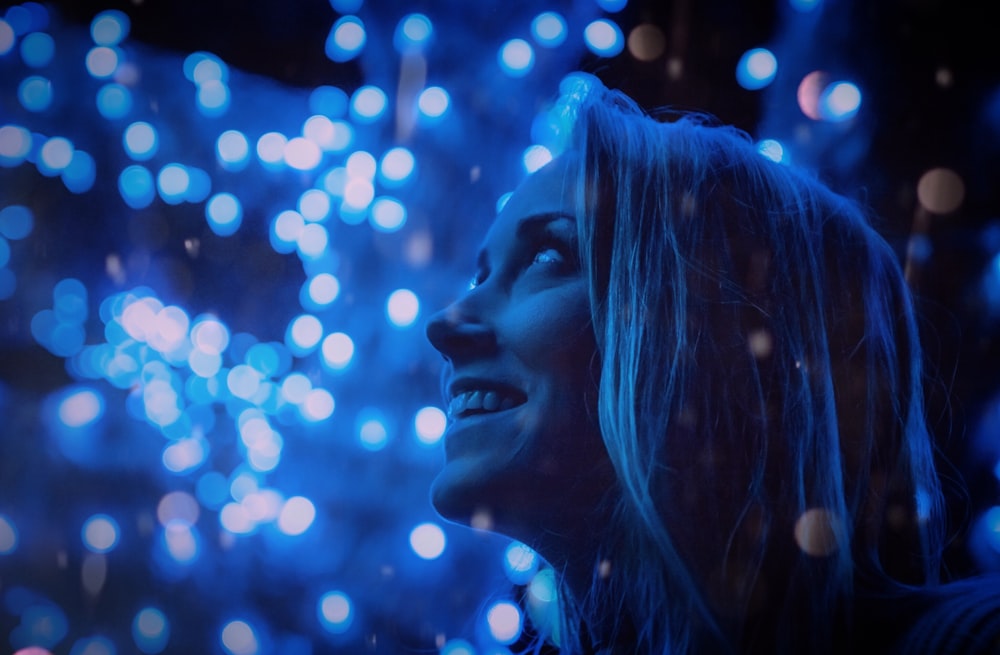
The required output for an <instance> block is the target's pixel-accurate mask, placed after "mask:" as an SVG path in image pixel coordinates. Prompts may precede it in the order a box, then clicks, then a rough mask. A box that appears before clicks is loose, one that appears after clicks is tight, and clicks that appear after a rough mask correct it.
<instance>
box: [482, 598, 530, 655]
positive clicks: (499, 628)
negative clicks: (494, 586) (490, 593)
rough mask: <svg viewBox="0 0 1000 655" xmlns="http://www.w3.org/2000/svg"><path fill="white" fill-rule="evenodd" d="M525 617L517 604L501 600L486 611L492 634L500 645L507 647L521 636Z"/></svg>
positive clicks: (487, 623)
mask: <svg viewBox="0 0 1000 655" xmlns="http://www.w3.org/2000/svg"><path fill="white" fill-rule="evenodd" d="M523 623H524V617H523V615H522V614H521V609H520V608H519V607H518V606H517V603H515V602H513V601H509V600H501V601H497V602H496V603H493V605H491V606H490V607H489V608H488V609H487V610H486V625H487V628H488V629H489V631H490V634H491V635H492V636H493V638H494V639H496V640H497V641H498V642H499V643H501V644H504V645H507V644H512V643H514V642H515V641H517V638H518V637H520V636H521V630H522V627H523Z"/></svg>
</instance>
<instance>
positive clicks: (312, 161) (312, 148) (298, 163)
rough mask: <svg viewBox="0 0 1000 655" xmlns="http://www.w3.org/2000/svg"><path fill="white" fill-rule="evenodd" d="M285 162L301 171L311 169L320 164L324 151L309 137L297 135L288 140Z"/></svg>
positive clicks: (284, 153)
mask: <svg viewBox="0 0 1000 655" xmlns="http://www.w3.org/2000/svg"><path fill="white" fill-rule="evenodd" d="M283 155H284V159H285V163H286V164H288V165H289V166H291V167H292V168H294V169H296V170H299V171H310V170H312V169H314V168H316V167H317V166H319V163H320V161H321V160H322V159H323V152H322V151H321V150H320V149H319V146H318V145H316V144H315V143H313V142H312V141H310V140H309V139H307V138H305V137H301V136H297V137H295V138H294V139H291V140H289V141H288V143H286V144H285V148H284V152H283Z"/></svg>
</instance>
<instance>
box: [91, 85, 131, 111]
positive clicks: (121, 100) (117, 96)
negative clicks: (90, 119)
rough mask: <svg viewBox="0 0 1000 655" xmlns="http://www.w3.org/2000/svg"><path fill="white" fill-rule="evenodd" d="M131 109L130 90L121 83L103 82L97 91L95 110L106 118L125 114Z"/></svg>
mask: <svg viewBox="0 0 1000 655" xmlns="http://www.w3.org/2000/svg"><path fill="white" fill-rule="evenodd" d="M131 110H132V92H131V91H129V90H128V88H127V87H125V86H122V85H121V84H114V83H113V84H105V85H104V86H102V87H101V88H100V90H99V91H98V92H97V111H98V112H100V114H101V116H104V117H105V118H107V119H108V120H115V119H118V118H122V117H124V116H126V115H127V114H128V113H129V112H130V111H131Z"/></svg>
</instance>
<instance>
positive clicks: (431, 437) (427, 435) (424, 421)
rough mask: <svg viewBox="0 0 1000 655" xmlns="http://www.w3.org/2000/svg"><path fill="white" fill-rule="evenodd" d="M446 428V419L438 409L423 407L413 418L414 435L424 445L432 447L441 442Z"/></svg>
mask: <svg viewBox="0 0 1000 655" xmlns="http://www.w3.org/2000/svg"><path fill="white" fill-rule="evenodd" d="M447 427H448V417H447V416H446V415H445V413H444V412H443V411H441V409H440V408H438V407H423V408H421V409H420V410H419V411H418V412H417V414H416V416H414V417H413V431H414V434H415V435H416V437H417V440H418V441H419V442H420V443H422V444H424V445H428V446H433V445H434V444H436V443H438V442H439V441H441V437H443V436H444V431H445V428H447Z"/></svg>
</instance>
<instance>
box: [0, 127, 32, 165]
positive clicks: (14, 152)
mask: <svg viewBox="0 0 1000 655" xmlns="http://www.w3.org/2000/svg"><path fill="white" fill-rule="evenodd" d="M31 141H32V139H31V132H29V131H28V130H26V129H25V128H23V127H21V126H19V125H4V126H3V127H0V165H6V164H7V163H9V164H11V165H17V164H19V163H21V161H23V160H24V158H25V157H27V156H28V153H29V152H31ZM4 160H8V161H7V162H5V161H4Z"/></svg>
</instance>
